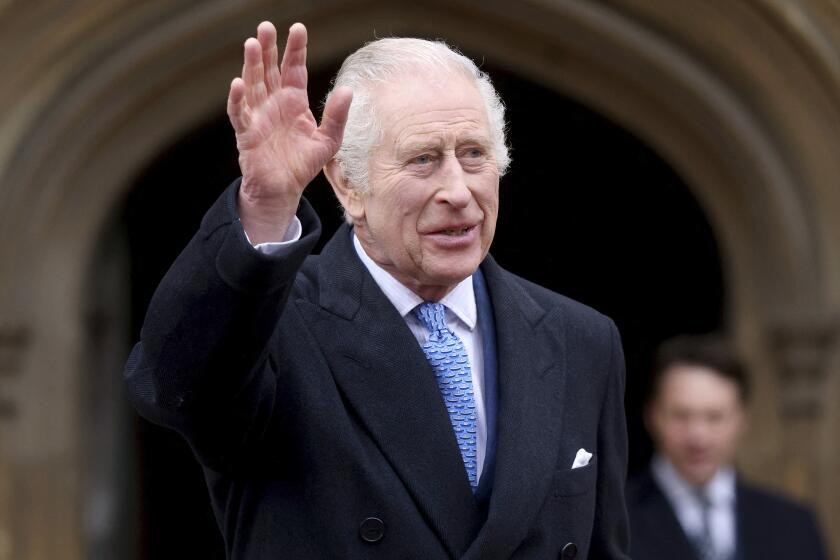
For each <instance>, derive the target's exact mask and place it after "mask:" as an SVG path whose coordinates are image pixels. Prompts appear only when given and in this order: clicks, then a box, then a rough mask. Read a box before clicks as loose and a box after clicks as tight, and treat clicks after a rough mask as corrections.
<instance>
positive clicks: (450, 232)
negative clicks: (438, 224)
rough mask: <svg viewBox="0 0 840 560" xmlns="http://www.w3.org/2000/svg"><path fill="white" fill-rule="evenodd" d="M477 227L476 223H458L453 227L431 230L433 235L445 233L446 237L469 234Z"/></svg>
mask: <svg viewBox="0 0 840 560" xmlns="http://www.w3.org/2000/svg"><path fill="white" fill-rule="evenodd" d="M476 227H478V226H476V225H475V224H473V225H460V224H459V225H456V226H453V227H447V228H441V229H438V230H433V231H431V232H429V233H430V234H431V235H443V236H446V237H463V236H465V235H468V234H469V233H470V232H471V231H472V230H474V229H475V228H476Z"/></svg>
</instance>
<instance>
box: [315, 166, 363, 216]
mask: <svg viewBox="0 0 840 560" xmlns="http://www.w3.org/2000/svg"><path fill="white" fill-rule="evenodd" d="M324 175H326V177H327V181H329V182H330V185H332V188H333V191H334V192H335V196H336V198H338V201H339V202H340V203H341V206H342V207H343V208H344V210H345V211H346V212H347V214H348V215H349V216H350V217H351V218H353V222H354V223H356V224H358V223H361V222H363V221H364V219H365V205H364V202H363V201H362V194H361V193H360V192H359V190H358V189H357V188H354V187H353V185H351V184H350V183H349V182H348V181H347V177H345V175H344V171H342V169H341V165H340V164H339V163H338V160H336V159H335V158H333V159H331V160H330V161H328V162H327V164H326V165H325V166H324Z"/></svg>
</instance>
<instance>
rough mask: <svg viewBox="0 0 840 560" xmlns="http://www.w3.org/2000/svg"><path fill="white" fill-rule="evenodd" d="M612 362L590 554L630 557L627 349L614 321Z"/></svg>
mask: <svg viewBox="0 0 840 560" xmlns="http://www.w3.org/2000/svg"><path fill="white" fill-rule="evenodd" d="M610 340H611V342H610V345H611V348H610V365H609V379H607V384H606V391H605V395H604V401H603V404H602V405H601V416H600V421H599V424H598V426H599V427H598V452H599V455H600V457H601V460H600V461H599V462H598V483H597V484H598V486H597V497H596V504H595V526H594V528H593V533H592V543H591V546H590V556H589V557H590V558H592V559H593V560H594V559H609V560H613V559H628V558H629V553H628V550H629V546H630V536H629V535H630V530H629V524H628V523H629V522H628V518H627V506H626V503H625V499H624V484H625V480H626V478H627V422H626V419H625V416H624V385H625V369H624V352H623V351H622V349H621V338H620V336H619V334H618V329H617V328H616V326H615V324H614V323H613V322H612V321H610Z"/></svg>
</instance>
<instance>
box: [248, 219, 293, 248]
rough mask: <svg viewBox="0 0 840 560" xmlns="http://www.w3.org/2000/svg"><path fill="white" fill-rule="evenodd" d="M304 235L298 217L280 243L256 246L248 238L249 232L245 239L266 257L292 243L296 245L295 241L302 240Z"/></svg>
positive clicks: (272, 242) (274, 242) (271, 242)
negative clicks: (301, 237)
mask: <svg viewBox="0 0 840 560" xmlns="http://www.w3.org/2000/svg"><path fill="white" fill-rule="evenodd" d="M243 231H244V230H243ZM302 233H303V226H301V225H300V220H299V219H298V217H297V216H294V217H293V218H292V223H291V224H289V227H288V229H286V233H285V235H283V238H282V239H281V240H280V241H268V242H266V243H257V244H256V245H254V244H253V243H251V239H250V238H249V237H248V232H247V231H246V232H245V239H247V240H248V243H251V245H252V246H253V247H254V249H256V250H257V251H259V252H260V253H263V254H265V255H271V254H273V253H276V252H277V250H279V249H280V248H281V247H285V246H287V245H289V244H291V243H294V242H295V241H298V240H300V236H301V234H302Z"/></svg>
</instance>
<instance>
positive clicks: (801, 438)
mask: <svg viewBox="0 0 840 560" xmlns="http://www.w3.org/2000/svg"><path fill="white" fill-rule="evenodd" d="M13 3H14V2H13ZM96 4H97V3H96V2H92V1H91V2H84V1H82V2H78V3H77V5H76V6H75V7H74V8H73V9H70V10H68V11H67V12H65V13H62V14H60V16H54V17H53V19H48V20H43V14H41V13H40V12H38V8H37V7H31V6H28V5H25V4H24V3H21V4H20V11H19V12H18V14H17V15H16V16H15V17H16V18H17V19H18V20H20V22H21V26H20V28H19V29H10V32H9V33H8V34H4V35H3V36H4V39H2V40H0V45H2V46H3V47H4V48H6V49H7V50H9V49H12V48H15V49H17V52H20V53H21V57H20V58H21V60H26V61H28V64H27V65H24V66H22V67H21V68H22V69H17V70H15V71H12V70H10V71H9V72H8V73H7V74H4V75H5V76H8V81H7V83H6V84H5V85H0V101H2V102H4V103H5V106H7V107H11V108H12V109H13V110H12V111H9V112H8V115H9V116H6V117H4V118H3V120H2V121H0V127H2V128H0V178H2V180H0V185H2V187H0V263H2V268H1V269H0V316H2V317H3V318H4V319H3V320H4V322H3V323H0V355H10V356H13V358H12V359H10V360H0V368H2V367H4V366H3V364H7V363H8V364H14V365H13V366H11V365H10V366H6V368H7V370H8V375H7V376H5V377H4V378H3V379H0V382H2V384H3V388H2V389H3V390H2V391H0V397H2V399H3V401H4V402H10V403H12V405H11V407H10V408H9V409H10V410H13V411H14V416H13V417H11V418H7V419H5V420H4V419H0V435H2V440H0V441H2V443H0V446H2V454H0V457H3V459H0V479H2V481H0V482H2V484H0V498H5V497H9V499H8V500H5V499H0V503H4V504H7V505H5V506H0V558H3V543H4V542H10V543H11V544H10V545H9V547H10V548H9V550H13V551H14V555H15V556H16V557H28V558H41V557H44V558H54V557H59V556H60V557H64V558H74V557H81V556H82V555H83V551H84V547H85V542H84V541H85V538H84V529H83V525H82V523H81V522H79V523H77V524H72V523H70V524H68V523H66V521H65V520H66V519H74V518H75V517H76V512H77V511H79V509H80V501H81V499H82V496H81V490H80V489H81V482H80V480H79V476H80V475H79V473H81V472H82V470H83V465H84V460H85V458H84V457H83V456H82V454H81V451H80V450H81V449H82V445H81V442H82V440H83V438H84V434H83V431H84V428H83V420H82V416H83V414H82V410H81V408H82V403H81V401H80V400H79V398H78V395H79V393H80V385H81V384H82V383H83V371H82V370H83V365H82V364H84V356H83V353H84V349H83V347H84V343H83V340H82V339H83V336H82V328H81V323H82V320H83V317H82V316H83V306H84V301H83V299H84V296H83V294H84V293H86V292H85V286H86V285H87V284H88V283H89V281H90V276H89V274H90V268H89V267H90V263H91V258H92V256H93V254H94V251H95V248H96V246H97V242H98V239H99V235H100V234H101V232H102V231H103V227H104V224H105V223H106V222H107V220H108V217H109V215H110V213H111V212H113V210H114V209H115V208H116V207H118V206H119V204H120V201H121V200H122V197H124V196H125V195H126V192H127V189H128V188H129V186H130V185H131V183H132V180H133V177H134V176H135V175H136V174H137V173H138V170H140V169H141V168H142V167H143V166H144V165H145V164H146V162H148V161H149V160H150V159H151V158H152V157H153V156H154V154H156V153H158V152H159V151H160V150H161V149H162V147H164V146H166V145H168V144H169V143H171V142H172V141H173V140H174V139H175V138H177V137H178V136H179V135H180V134H182V133H183V132H184V131H186V130H189V129H191V128H193V127H194V126H195V125H196V124H197V123H199V122H201V121H202V120H203V119H205V118H206V117H207V116H208V115H211V114H215V113H217V112H218V111H219V108H220V107H222V106H223V104H224V99H225V92H226V89H227V84H228V83H229V80H230V78H231V76H232V75H234V74H235V73H236V71H237V70H238V68H239V66H240V56H241V54H240V50H241V43H242V40H243V38H244V37H246V36H247V35H248V34H250V33H252V29H253V28H254V26H255V24H256V23H257V22H258V21H259V20H261V19H272V20H274V21H276V22H278V24H279V25H283V24H284V23H287V22H291V21H295V20H303V21H306V22H307V24H308V25H309V27H310V30H311V37H312V39H311V48H310V50H309V60H310V64H311V65H313V66H315V67H317V66H318V65H319V64H323V63H325V62H326V61H330V60H333V59H335V58H336V57H340V56H343V55H344V54H345V53H347V52H349V51H350V50H351V49H353V48H354V47H356V46H357V45H359V44H360V43H362V42H363V41H365V40H368V39H370V38H371V37H372V36H373V34H374V32H375V33H376V34H377V35H379V36H382V35H388V34H413V35H425V36H431V37H439V36H442V37H446V38H447V39H448V40H449V41H450V42H452V43H454V44H458V45H461V46H462V47H464V48H470V49H471V50H473V51H476V52H485V53H486V54H487V57H492V58H493V59H494V60H495V61H497V62H498V63H500V64H504V65H506V66H508V67H509V68H511V69H512V70H515V71H517V72H519V73H521V74H522V75H523V76H525V77H528V78H531V79H533V80H535V81H538V82H540V83H544V84H547V85H549V86H551V87H554V88H556V89H557V90H558V91H561V92H563V93H565V94H568V95H570V96H572V97H574V98H576V99H578V100H579V101H581V102H582V103H584V104H587V105H590V106H593V107H595V108H597V109H598V110H599V111H601V112H603V113H605V114H607V115H609V116H610V117H611V118H613V119H614V120H616V121H617V122H619V123H621V124H622V125H623V126H625V127H626V128H628V129H630V130H632V131H633V132H634V133H635V134H636V135H638V136H639V137H641V138H643V139H644V140H645V141H646V142H648V143H649V144H650V145H652V146H654V147H655V148H656V149H657V150H658V151H659V152H660V153H661V154H662V155H663V156H664V157H665V159H667V160H668V161H669V162H670V163H671V164H672V165H673V166H674V168H675V169H677V170H678V171H679V172H680V173H681V174H682V175H683V177H684V178H685V180H686V182H687V183H688V184H689V185H690V187H691V189H692V191H693V192H694V194H695V196H696V197H697V198H698V200H699V201H700V202H701V204H702V205H703V207H704V208H705V210H706V213H707V215H708V217H709V220H710V222H711V223H712V224H713V226H714V228H715V230H716V232H717V235H718V240H719V245H720V246H721V248H722V251H723V258H724V270H725V274H726V282H727V286H728V294H729V300H728V302H727V313H728V317H729V321H730V325H731V330H732V332H733V333H734V335H735V336H736V338H737V341H738V344H739V345H740V346H741V347H742V348H743V349H744V351H745V353H746V354H747V356H748V357H749V359H750V361H751V362H752V364H753V365H754V366H755V369H756V371H757V372H758V375H757V377H758V379H757V381H758V383H757V385H758V386H759V390H758V395H757V397H758V398H757V402H756V410H755V413H756V417H757V420H758V422H759V423H760V424H761V425H762V426H763V427H764V429H763V430H757V431H755V433H754V437H752V438H750V440H749V442H748V445H747V449H745V453H744V456H745V457H744V461H745V468H746V469H747V470H748V471H749V472H751V473H754V474H756V475H757V476H759V477H761V478H765V479H767V480H774V481H776V482H783V483H785V484H787V485H788V486H789V487H790V488H791V489H792V490H794V491H797V492H800V493H802V494H804V495H808V496H810V497H811V498H813V499H816V500H818V503H819V506H820V509H821V512H822V513H823V514H824V515H825V516H826V520H827V521H828V523H827V524H828V526H829V527H830V528H834V529H836V528H837V527H838V523H840V499H838V498H837V497H836V496H837V495H838V492H837V484H838V483H837V482H833V481H832V480H831V477H830V476H829V475H828V473H830V472H834V471H832V469H835V470H836V468H837V467H838V466H840V447H838V444H837V443H835V442H834V441H833V438H832V437H830V434H831V433H832V427H834V428H836V427H837V417H836V416H837V415H836V414H834V415H832V414H824V413H823V410H824V408H825V407H824V405H823V402H824V400H823V399H826V398H829V397H828V396H826V395H829V396H830V395H834V396H835V397H837V396H840V382H838V381H837V379H838V377H840V370H838V369H837V368H838V365H837V364H838V363H840V358H838V352H839V351H838V342H837V339H838V336H837V332H838V328H840V327H838V324H840V321H838V319H837V317H838V314H837V313H838V312H837V309H838V306H840V258H838V256H837V255H840V223H838V222H840V221H838V220H836V219H833V217H834V216H837V215H840V189H837V188H836V186H837V182H838V178H840V158H838V157H837V155H838V154H840V126H838V125H839V124H840V54H839V53H840V47H839V46H838V45H840V37H838V36H836V35H832V34H831V32H830V31H828V29H831V27H829V26H827V25H826V26H821V25H819V24H818V23H817V22H821V21H822V22H831V21H834V22H838V21H840V15H838V13H837V12H836V10H835V9H832V8H830V6H829V3H828V2H821V1H819V0H813V1H812V2H802V3H800V4H798V5H797V7H796V8H783V7H781V5H777V4H776V3H772V2H769V1H765V0H750V1H745V2H741V3H737V5H736V4H733V3H731V2H727V1H723V0H721V1H716V2H708V1H705V0H687V1H685V2H682V3H680V6H679V7H675V6H674V4H673V3H672V2H669V1H668V0H646V1H644V2H643V1H633V0H614V1H603V2H582V1H581V2H576V1H564V0H554V1H549V0H545V1H541V2H530V3H520V4H518V5H517V7H516V8H515V9H514V8H512V7H511V5H510V4H509V3H507V2H504V1H502V0H490V1H486V2H482V3H474V2H470V1H467V0H462V1H458V2H442V1H436V0H428V1H423V2H412V3H399V2H386V1H384V0H382V1H338V0H334V1H324V2H318V3H312V5H308V6H306V5H304V4H303V3H296V2H281V3H276V2H237V3H232V2H229V1H227V0H216V1H210V2H174V1H172V2H159V3H156V4H154V5H151V6H137V5H135V4H132V3H127V2H126V3H125V4H121V3H118V2H115V3H113V5H111V6H109V7H108V8H96V7H95V5H96ZM430 13H431V14H434V16H435V17H429V14H430ZM39 17H40V18H42V19H38V18H39ZM36 21H37V22H38V26H36V25H35V23H34V22H36ZM31 22H32V23H31ZM836 28H838V27H837V26H835V29H836ZM36 47H37V48H36ZM21 92H24V94H25V95H21ZM20 332H25V333H27V335H26V336H24V337H20V336H17V335H14V336H13V335H4V334H3V333H13V334H14V333H20ZM9 340H11V341H15V340H26V343H25V344H15V343H13V342H12V343H8V342H6V341H9ZM771 350H773V351H771ZM803 356H804V357H803ZM791 389H792V390H791ZM45 403H46V404H45ZM4 409H5V408H4ZM784 446H788V449H787V451H785V448H784ZM790 449H793V450H794V452H791V451H790ZM10 487H15V488H17V490H16V491H15V492H14V493H12V492H11V491H9V490H8V488H10ZM832 496H834V497H832ZM18 510H20V511H24V510H26V511H27V512H29V513H28V514H26V515H23V516H18V515H15V514H14V512H17V511H18ZM829 532H830V533H834V534H838V531H837V530H834V531H829ZM45 534H50V535H53V538H52V539H49V540H45V539H44V538H43V535H45ZM4 539H5V540H4ZM10 554H11V553H10Z"/></svg>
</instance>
